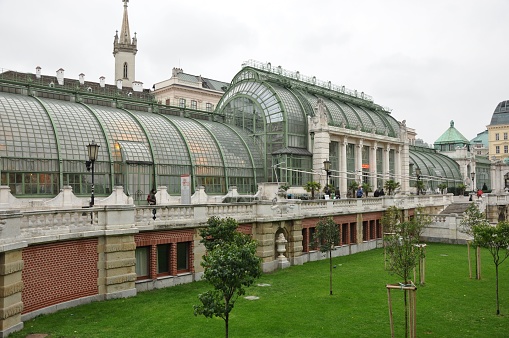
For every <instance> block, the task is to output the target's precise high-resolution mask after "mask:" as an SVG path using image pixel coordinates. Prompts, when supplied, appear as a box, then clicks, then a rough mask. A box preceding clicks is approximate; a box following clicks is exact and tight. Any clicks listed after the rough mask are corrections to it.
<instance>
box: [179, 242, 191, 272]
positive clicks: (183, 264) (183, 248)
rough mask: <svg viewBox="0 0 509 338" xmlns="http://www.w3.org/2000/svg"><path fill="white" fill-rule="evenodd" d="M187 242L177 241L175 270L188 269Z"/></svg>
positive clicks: (188, 246)
mask: <svg viewBox="0 0 509 338" xmlns="http://www.w3.org/2000/svg"><path fill="white" fill-rule="evenodd" d="M189 248H190V245H189V242H181V243H177V271H178V272H181V271H188V270H189Z"/></svg>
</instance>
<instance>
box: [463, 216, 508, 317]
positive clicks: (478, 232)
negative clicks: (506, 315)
mask: <svg viewBox="0 0 509 338" xmlns="http://www.w3.org/2000/svg"><path fill="white" fill-rule="evenodd" d="M472 232H473V235H474V243H475V245H477V246H480V247H483V248H486V249H488V250H489V252H490V253H491V256H493V263H495V285H496V287H495V292H496V302H497V315H499V314H500V304H499V297H498V267H499V266H500V264H502V263H503V262H504V261H505V260H506V259H507V257H509V222H507V221H502V222H499V223H498V224H497V225H496V226H491V225H489V224H478V225H474V226H473V227H472Z"/></svg>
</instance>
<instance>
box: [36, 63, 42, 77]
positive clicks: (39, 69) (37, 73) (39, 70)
mask: <svg viewBox="0 0 509 338" xmlns="http://www.w3.org/2000/svg"><path fill="white" fill-rule="evenodd" d="M35 77H36V78H38V79H40V78H41V67H39V66H37V67H35Z"/></svg>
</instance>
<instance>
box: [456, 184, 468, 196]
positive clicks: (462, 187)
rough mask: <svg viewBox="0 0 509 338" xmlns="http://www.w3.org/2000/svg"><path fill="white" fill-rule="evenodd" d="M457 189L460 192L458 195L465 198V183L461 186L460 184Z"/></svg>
mask: <svg viewBox="0 0 509 338" xmlns="http://www.w3.org/2000/svg"><path fill="white" fill-rule="evenodd" d="M456 189H457V190H458V195H459V196H463V195H464V194H465V190H466V189H467V186H466V185H464V184H463V183H460V184H458V186H457V187H456Z"/></svg>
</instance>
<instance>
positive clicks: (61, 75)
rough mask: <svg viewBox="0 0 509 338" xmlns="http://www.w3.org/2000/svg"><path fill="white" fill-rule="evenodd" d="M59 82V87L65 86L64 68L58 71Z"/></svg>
mask: <svg viewBox="0 0 509 338" xmlns="http://www.w3.org/2000/svg"><path fill="white" fill-rule="evenodd" d="M57 81H58V84H59V85H61V86H63V85H64V70H63V69H62V68H60V69H59V70H57Z"/></svg>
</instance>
